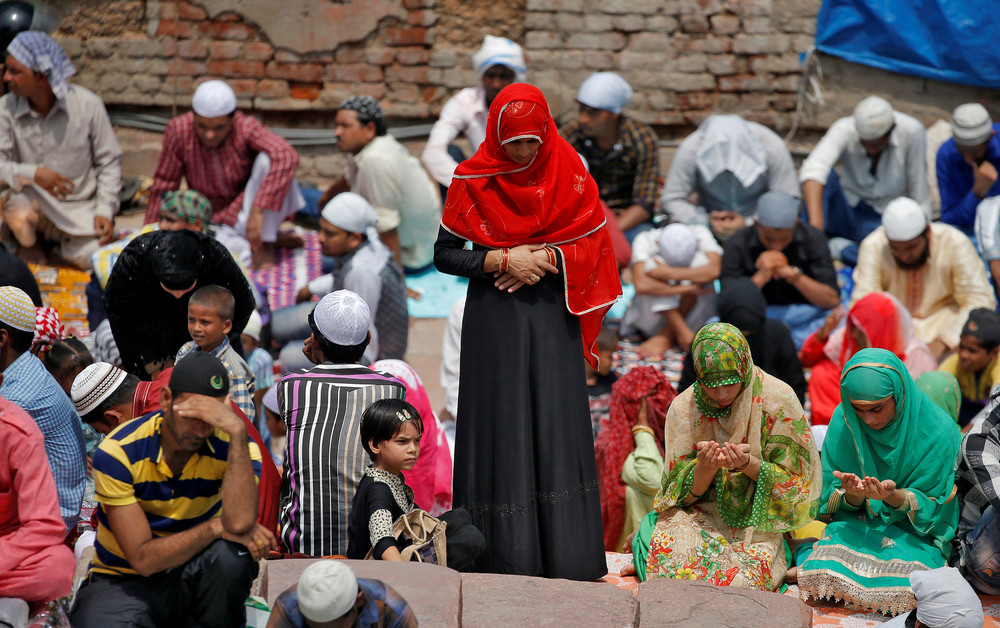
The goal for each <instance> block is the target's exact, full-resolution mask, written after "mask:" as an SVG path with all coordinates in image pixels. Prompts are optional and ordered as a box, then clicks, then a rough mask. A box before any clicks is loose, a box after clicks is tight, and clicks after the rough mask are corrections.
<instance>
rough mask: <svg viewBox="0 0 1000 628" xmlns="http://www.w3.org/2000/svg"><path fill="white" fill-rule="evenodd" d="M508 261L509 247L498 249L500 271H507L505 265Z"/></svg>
mask: <svg viewBox="0 0 1000 628" xmlns="http://www.w3.org/2000/svg"><path fill="white" fill-rule="evenodd" d="M509 262H510V249H500V272H502V273H505V272H507V265H508V264H509Z"/></svg>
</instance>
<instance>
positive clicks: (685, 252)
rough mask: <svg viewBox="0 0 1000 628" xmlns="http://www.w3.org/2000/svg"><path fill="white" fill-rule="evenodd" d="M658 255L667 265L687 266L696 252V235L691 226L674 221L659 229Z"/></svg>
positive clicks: (675, 266)
mask: <svg viewBox="0 0 1000 628" xmlns="http://www.w3.org/2000/svg"><path fill="white" fill-rule="evenodd" d="M657 244H659V246H660V257H662V258H663V261H664V262H666V263H667V265H668V266H673V267H674V268H687V267H688V266H690V265H691V260H692V259H694V254H695V253H697V252H698V236H697V235H695V233H694V230H693V229H691V227H689V226H687V225H684V224H681V223H679V222H675V223H673V224H671V225H667V226H666V227H664V228H663V229H661V230H660V237H659V238H657Z"/></svg>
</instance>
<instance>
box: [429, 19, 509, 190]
mask: <svg viewBox="0 0 1000 628" xmlns="http://www.w3.org/2000/svg"><path fill="white" fill-rule="evenodd" d="M472 65H473V66H474V67H475V69H476V73H477V74H478V75H479V78H480V79H481V82H480V84H479V85H476V86H475V87H466V88H465V89H463V90H461V91H460V92H458V93H457V94H455V95H454V96H452V97H451V98H449V99H448V102H446V103H445V104H444V108H442V109H441V116H440V117H439V118H438V121H437V122H435V123H434V127H433V128H432V129H431V134H430V136H429V137H428V138H427V144H426V146H424V152H423V154H422V155H421V156H420V161H421V162H422V163H423V164H424V168H426V169H427V172H429V173H430V175H431V177H432V178H433V179H434V180H435V181H437V182H438V183H439V184H440V185H441V187H442V190H444V191H446V190H447V189H448V186H449V185H451V177H452V175H454V174H455V168H456V167H457V166H458V162H459V161H462V160H464V159H465V155H464V154H462V151H461V149H459V148H458V147H457V146H455V145H454V144H452V142H454V141H455V138H456V137H458V136H459V135H460V134H461V135H465V139H466V140H467V141H468V142H469V151H470V154H471V153H475V152H476V150H478V149H479V145H480V144H482V143H483V140H485V139H486V118H487V115H488V114H489V111H490V104H491V103H492V102H493V99H494V98H496V96H497V94H499V93H500V90H502V89H503V88H504V87H507V86H508V85H510V84H511V83H523V82H524V78H525V77H524V74H525V70H526V67H525V63H524V51H522V50H521V46H519V45H517V44H516V43H514V42H513V41H511V40H509V39H507V38H505V37H496V36H494V35H487V36H486V38H485V39H483V45H482V47H481V48H480V49H479V50H478V51H477V52H476V54H475V55H473V57H472Z"/></svg>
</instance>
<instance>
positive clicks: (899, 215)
mask: <svg viewBox="0 0 1000 628" xmlns="http://www.w3.org/2000/svg"><path fill="white" fill-rule="evenodd" d="M882 226H883V227H885V237H887V238H889V239H890V240H892V241H893V242H906V241H907V240H912V239H913V238H915V237H917V236H918V235H920V234H921V233H923V232H924V229H926V228H927V214H925V213H924V209H923V208H922V207H921V206H920V204H919V203H917V202H916V201H915V200H913V199H912V198H906V197H905V196H900V197H899V198H897V199H895V200H893V201H890V202H889V204H888V205H886V206H885V211H884V212H882Z"/></svg>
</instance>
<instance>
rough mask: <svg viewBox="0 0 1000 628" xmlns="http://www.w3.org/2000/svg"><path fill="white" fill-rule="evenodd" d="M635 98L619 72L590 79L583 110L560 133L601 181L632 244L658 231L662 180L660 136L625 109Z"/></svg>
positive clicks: (581, 98) (580, 97) (580, 99)
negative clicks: (655, 217) (655, 225)
mask: <svg viewBox="0 0 1000 628" xmlns="http://www.w3.org/2000/svg"><path fill="white" fill-rule="evenodd" d="M630 100H632V86H631V85H629V84H628V83H627V82H626V81H625V79H623V78H622V77H620V76H618V75H617V74H615V73H614V72H597V73H595V74H591V75H590V76H589V77H587V80H585V81H584V82H583V84H582V85H580V90H579V91H578V92H577V94H576V102H577V103H578V104H579V105H580V112H579V115H578V117H577V120H576V121H575V122H570V123H569V124H567V125H566V126H565V127H563V129H562V130H561V131H560V133H561V134H562V136H563V137H564V138H566V141H568V142H569V143H570V144H572V145H573V148H575V149H576V151H577V152H578V153H580V154H581V155H583V158H584V160H585V161H586V163H587V169H588V170H590V174H591V176H592V177H594V180H595V181H597V187H598V190H599V192H600V196H601V200H602V201H604V202H605V203H607V204H608V207H610V208H611V211H613V212H614V213H615V216H617V217H618V228H619V229H621V230H622V231H623V232H624V233H625V237H626V238H628V241H629V243H630V244H631V242H632V240H633V239H634V238H635V236H636V235H638V234H639V233H641V232H643V231H647V230H649V229H652V228H653V223H652V217H653V210H654V209H655V208H656V191H657V189H658V188H659V177H660V145H659V142H660V140H659V137H657V135H656V132H655V131H654V130H653V129H652V127H650V126H649V125H648V124H644V123H642V122H639V121H638V120H636V119H634V118H631V117H629V116H626V115H624V114H623V113H622V110H623V109H624V108H625V107H626V106H627V105H628V103H629V101H630Z"/></svg>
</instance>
